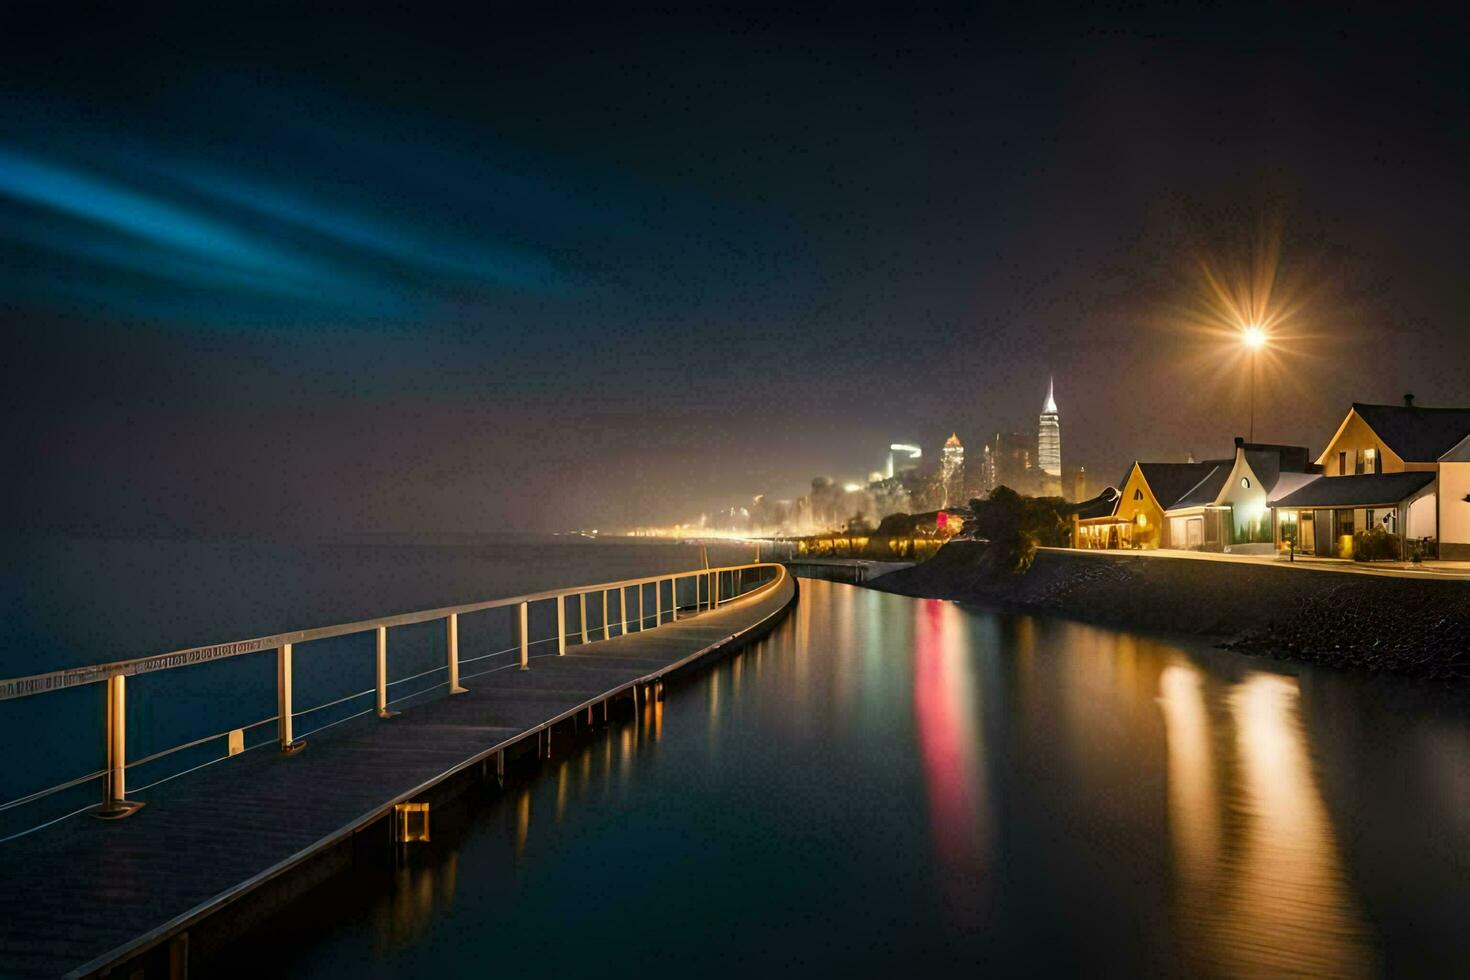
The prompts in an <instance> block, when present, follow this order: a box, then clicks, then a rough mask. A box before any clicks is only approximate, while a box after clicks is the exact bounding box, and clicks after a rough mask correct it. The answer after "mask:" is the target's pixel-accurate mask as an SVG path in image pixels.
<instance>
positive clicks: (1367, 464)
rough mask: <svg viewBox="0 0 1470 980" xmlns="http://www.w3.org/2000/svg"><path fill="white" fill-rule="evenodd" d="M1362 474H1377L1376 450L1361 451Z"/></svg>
mask: <svg viewBox="0 0 1470 980" xmlns="http://www.w3.org/2000/svg"><path fill="white" fill-rule="evenodd" d="M1363 472H1364V473H1377V472H1378V450H1376V449H1365V450H1363Z"/></svg>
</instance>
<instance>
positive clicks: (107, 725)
mask: <svg viewBox="0 0 1470 980" xmlns="http://www.w3.org/2000/svg"><path fill="white" fill-rule="evenodd" d="M751 569H772V570H775V571H776V572H777V574H776V575H775V576H774V577H773V578H772V579H771V580H770V581H757V582H755V583H752V584H753V587H752V588H751V589H749V590H748V591H741V587H742V586H743V584H744V582H743V580H742V579H741V578H737V577H736V575H735V573H737V572H744V571H747V570H751ZM725 574H729V575H730V578H729V580H728V581H729V584H730V592H731V594H730V597H729V598H728V599H724V598H722V596H721V592H722V591H723V583H722V576H724V575H725ZM785 574H786V572H785V569H784V568H783V566H781V565H780V564H779V563H776V562H760V561H757V562H752V563H748V564H743V565H723V566H720V567H717V568H699V569H690V570H688V571H682V572H667V573H664V574H661V575H650V576H644V577H641V578H631V579H622V580H619V581H614V582H605V583H598V584H593V585H581V586H574V587H572V588H568V589H550V590H546V591H542V592H533V593H527V594H525V595H518V596H509V597H506V598H502V599H489V600H484V601H481V602H473V603H466V604H462V605H457V606H442V607H439V608H437V609H430V610H424V611H421V612H413V613H400V614H397V615H393V616H384V617H380V618H378V619H369V620H361V621H358V622H354V623H344V624H340V625H337V626H323V627H318V628H315V629H307V630H295V631H292V632H289V633H278V634H275V635H273V636H266V637H259V638H256V639H252V640H241V641H236V642H232V643H221V644H215V645H212V646H204V647H192V648H189V649H186V650H178V651H174V652H173V653H166V654H159V655H155V656H151V657H139V658H136V659H132V660H121V661H116V662H113V663H109V664H99V665H97V666H94V667H76V668H70V669H67V670H60V671H52V672H50V673H46V674H35V675H31V676H29V677H20V678H15V679H12V680H5V681H0V700H10V699H14V698H22V697H29V696H30V695H33V694H41V693H45V692H48V691H58V690H64V689H66V688H71V687H80V686H83V685H86V684H92V683H99V682H103V681H105V682H106V683H107V697H106V711H105V718H104V734H105V742H106V752H105V768H103V769H101V770H98V771H97V772H94V773H90V774H88V775H85V776H79V777H76V778H74V779H70V780H67V781H65V782H62V783H59V784H57V785H55V786H50V787H47V788H46V789H42V790H38V791H36V792H33V793H29V794H26V795H25V796H23V797H21V798H19V799H15V800H10V801H7V802H5V803H4V804H3V805H0V811H5V810H9V809H11V808H12V807H17V806H21V805H24V804H26V803H32V802H35V801H37V800H39V799H41V798H43V797H46V796H49V795H51V794H53V793H56V792H60V791H62V790H65V789H71V788H74V787H76V786H79V785H81V784H82V783H85V782H88V781H90V780H93V779H98V778H101V779H102V781H103V801H102V805H101V808H100V809H99V810H97V811H96V812H97V815H98V816H103V817H108V818H117V817H123V816H127V815H128V814H130V813H133V812H135V811H136V810H137V809H138V808H139V807H141V806H142V804H141V803H138V802H134V801H131V800H128V799H127V798H126V786H127V772H128V770H129V769H133V768H136V767H139V766H143V765H146V764H148V763H151V762H154V761H156V760H159V759H162V758H164V757H166V756H170V755H173V754H174V753H176V752H181V751H184V750H187V749H193V748H198V747H199V746H202V745H204V744H206V743H208V742H211V741H214V740H216V739H219V738H226V737H227V738H229V739H230V740H231V747H230V750H229V755H225V756H220V757H218V758H216V759H213V760H211V761H209V762H205V763H202V764H200V765H198V766H193V767H191V768H189V769H185V770H183V771H182V772H178V773H174V774H173V775H170V776H166V777H163V778H162V779H157V780H154V781H153V782H150V783H149V784H147V786H142V787H137V788H136V789H135V792H142V791H143V790H144V789H147V788H149V787H152V786H156V785H158V784H159V783H163V782H168V781H169V780H171V779H175V778H177V777H178V776H182V775H185V774H186V773H189V772H193V771H195V770H196V769H200V768H203V767H204V766H207V765H213V764H214V763H216V762H221V761H223V760H224V759H227V758H229V757H230V756H231V755H235V754H237V753H239V752H241V751H249V750H250V749H254V748H259V747H260V746H261V745H268V744H270V742H260V743H257V744H256V745H252V746H250V747H249V748H246V747H245V746H244V744H243V733H244V732H245V731H247V730H249V729H253V728H258V727H260V726H262V725H267V724H270V723H272V722H275V723H276V728H277V739H276V741H278V742H279V744H280V748H281V751H282V752H283V753H285V754H288V755H289V754H294V753H295V752H296V751H298V750H299V749H300V748H301V747H302V746H304V744H305V743H304V741H301V740H300V739H297V738H295V737H294V736H293V725H292V722H293V719H294V718H298V717H302V716H304V715H307V714H310V713H311V712H314V711H319V710H322V709H324V708H330V707H334V706H336V705H340V704H342V703H344V702H347V701H351V700H354V699H356V698H361V697H365V696H368V695H372V694H376V695H377V699H376V705H375V708H376V711H377V713H378V715H379V716H380V717H384V718H386V717H390V716H391V715H393V714H396V713H397V712H394V711H391V710H389V708H390V706H391V705H393V704H396V703H398V702H401V701H406V700H409V699H412V698H416V697H418V696H420V695H423V694H427V693H428V692H429V691H431V690H434V689H435V688H438V687H440V686H442V685H443V684H444V683H446V681H445V680H440V681H437V682H436V683H434V684H432V685H430V686H429V687H427V688H424V689H422V690H419V691H415V692H413V693H410V694H405V695H401V696H399V697H397V698H394V699H392V700H391V701H390V700H389V699H388V697H387V691H388V688H389V687H392V686H395V685H397V684H401V683H404V682H406V681H411V680H417V679H418V678H421V677H426V676H428V675H430V674H436V673H440V672H441V671H445V670H446V669H447V670H448V678H447V683H448V684H449V690H450V693H451V694H463V693H465V689H464V688H461V687H460V686H459V667H460V664H461V661H460V659H459V616H461V615H463V614H466V613H473V612H480V611H483V610H487V609H496V608H505V607H516V608H517V610H518V616H517V620H518V623H517V624H516V634H517V640H518V645H517V646H514V647H509V648H507V649H505V650H496V651H493V652H491V653H488V654H484V655H482V656H478V657H471V658H467V659H466V660H465V661H463V662H464V663H473V662H475V661H478V660H484V659H488V658H491V657H498V656H504V655H506V654H514V653H516V652H519V654H520V660H519V666H520V669H522V670H527V669H529V661H530V659H532V657H531V654H530V649H531V648H532V647H535V646H540V645H541V644H543V643H552V642H555V643H556V644H557V646H556V650H555V652H554V654H552V653H547V654H537V655H536V658H538V659H539V658H540V657H542V656H553V655H561V654H565V653H566V649H567V640H568V637H570V636H576V635H578V634H580V636H581V642H582V643H587V642H589V639H588V636H589V631H588V629H587V615H586V613H587V605H586V597H587V595H589V594H596V593H599V592H600V593H602V595H603V607H602V608H603V617H602V623H601V629H600V630H599V632H600V633H601V634H602V636H601V638H602V639H604V640H606V639H608V638H609V637H610V629H611V627H612V626H613V625H615V624H616V625H617V626H618V629H619V634H618V635H620V636H622V635H625V634H627V633H628V631H629V630H628V627H629V625H630V624H632V623H637V625H638V630H637V631H638V632H642V631H644V630H647V629H648V628H649V626H648V623H649V620H650V619H651V620H652V621H653V624H654V628H657V627H658V626H662V625H663V624H664V615H665V612H667V615H668V622H670V623H672V622H676V621H677V620H678V619H679V613H680V610H681V609H686V608H689V607H688V606H681V605H680V603H679V589H678V583H679V582H680V581H681V580H683V579H689V578H693V579H695V582H696V587H695V594H694V603H693V608H694V610H695V611H696V613H697V612H698V610H699V609H700V607H701V606H703V607H704V608H706V609H709V610H713V609H716V608H718V607H719V606H720V605H721V604H722V603H723V602H731V601H736V600H740V599H748V598H751V597H753V596H755V595H757V594H760V593H763V592H765V591H767V590H768V589H770V588H774V587H777V586H779V584H780V583H781V581H782V580H783V578H784V576H785ZM701 578H702V579H705V580H706V581H705V584H704V585H703V586H700V584H699V580H700V579H701ZM666 581H667V582H669V583H670V592H669V600H670V603H669V607H668V609H667V610H666V611H665V610H664V609H663V589H662V585H663V583H664V582H666ZM650 584H652V585H654V586H655V589H654V596H653V599H654V608H653V611H652V615H651V616H650V615H648V614H646V613H645V609H644V596H645V595H646V593H645V592H644V591H643V588H642V587H643V586H646V585H650ZM635 586H636V587H638V589H639V592H638V603H637V611H636V615H634V616H630V615H629V614H628V613H629V610H628V604H627V592H626V590H627V589H629V588H633V587H635ZM613 590H618V592H619V596H620V600H619V609H620V611H621V615H620V616H619V617H618V618H617V619H614V618H613V615H614V614H615V611H614V610H611V609H610V608H609V606H608V604H607V595H608V593H610V592H612V591H613ZM574 597H580V599H581V602H580V603H579V606H580V616H579V622H578V628H577V629H576V630H569V629H568V625H567V620H566V600H567V599H568V598H574ZM546 600H555V602H556V630H557V632H556V634H555V635H553V636H550V637H543V638H541V639H538V640H532V639H531V638H530V636H529V635H528V634H529V621H528V608H529V606H530V604H531V603H533V602H542V601H546ZM434 620H443V621H444V622H445V626H446V637H445V642H446V646H447V652H448V658H447V663H446V664H444V665H442V666H439V667H433V668H430V669H429V670H425V671H420V672H419V673H417V674H412V675H410V676H408V677H400V678H397V679H396V680H393V681H389V680H388V679H387V666H386V663H387V660H386V650H387V631H388V630H389V629H390V628H392V627H396V626H408V625H413V624H417V623H426V622H432V621H434ZM368 631H375V632H376V633H377V675H378V676H377V686H376V688H375V689H369V690H367V691H362V692H357V693H353V694H348V695H346V696H345V697H341V698H337V699H335V700H332V701H328V702H326V703H325V704H320V705H316V706H314V707H310V708H305V709H302V710H300V711H296V710H293V708H292V704H291V691H292V686H293V685H292V669H291V661H292V648H293V647H294V646H295V645H297V644H300V643H306V642H311V641H314V640H323V639H328V638H331V637H337V636H348V635H352V634H355V633H365V632H368ZM267 651H270V652H274V653H275V654H276V668H277V671H276V695H277V713H276V714H275V715H272V716H271V717H269V718H265V719H262V720H260V721H256V722H253V723H251V724H249V725H244V726H242V727H240V728H236V729H231V730H229V731H223V732H217V733H215V734H212V735H205V736H203V737H200V738H196V739H192V740H190V741H188V742H184V743H182V744H180V745H174V746H171V747H168V748H165V749H161V750H159V751H156V752H154V753H152V754H150V755H147V756H145V757H143V758H140V759H129V758H128V756H127V749H126V732H127V725H126V713H127V694H126V687H125V684H124V680H125V678H126V677H127V676H129V675H134V674H142V673H150V672H153V671H161V670H170V669H173V668H176V667H187V666H193V665H196V664H203V663H213V662H215V661H219V660H224V659H228V658H231V657H236V656H242V655H244V654H247V653H263V652H267ZM516 665H517V664H516V662H515V661H511V662H509V663H506V664H503V665H501V666H499V667H493V668H491V671H494V670H504V669H508V668H510V667H514V666H516ZM489 672H490V671H481V672H479V673H478V674H472V675H469V676H468V677H466V679H469V678H471V677H477V676H481V675H483V674H485V673H489ZM373 710H375V709H374V708H373V707H369V708H366V709H364V710H363V711H361V712H358V713H356V714H353V715H349V716H348V717H347V718H342V719H338V720H337V721H333V722H329V723H327V724H325V725H322V726H319V727H318V728H316V729H313V731H321V730H324V729H326V728H330V727H332V726H333V725H337V724H340V723H341V722H343V721H348V720H350V719H352V718H356V717H359V716H361V715H364V714H367V713H368V712H370V711H373ZM307 734H310V733H307ZM237 735H238V736H239V740H238V743H237V740H236V736H237ZM89 809H93V807H83V808H82V809H80V810H74V811H72V813H70V814H67V815H66V816H75V815H76V814H77V813H82V812H85V811H86V810H89ZM57 819H65V817H59V818H57ZM54 822H55V821H48V822H47V823H43V824H40V825H38V826H36V827H31V828H29V829H28V830H25V831H21V832H20V833H18V834H11V835H10V836H8V837H0V843H3V842H5V841H8V840H11V839H14V838H15V837H18V836H23V835H24V834H27V833H30V832H32V831H35V830H39V829H41V827H46V826H50V825H51V823H54Z"/></svg>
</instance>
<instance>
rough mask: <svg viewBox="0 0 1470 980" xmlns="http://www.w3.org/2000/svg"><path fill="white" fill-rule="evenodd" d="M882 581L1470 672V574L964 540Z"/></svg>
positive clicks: (1308, 651) (1379, 661)
mask: <svg viewBox="0 0 1470 980" xmlns="http://www.w3.org/2000/svg"><path fill="white" fill-rule="evenodd" d="M868 584H869V585H870V586H871V587H873V588H877V589H884V590H886V591H889V592H897V593H901V594H904V595H913V596H925V597H929V598H938V599H956V600H960V601H971V602H980V603H986V604H991V605H998V606H1001V607H1004V608H1008V609H1014V610H1018V611H1028V612H1040V613H1051V614H1056V615H1062V616H1068V617H1071V618H1074V619H1081V620H1086V621H1088V622H1096V623H1103V624H1107V625H1111V626H1123V627H1129V628H1132V629H1148V630H1164V631H1170V632H1180V633H1193V634H1197V635H1204V636H1212V637H1218V638H1219V639H1220V640H1221V646H1224V647H1227V648H1230V649H1234V650H1241V651H1244V652H1249V653H1253V654H1257V655H1262V656H1273V657H1280V658H1284V659H1293V660H1305V661H1310V662H1312V663H1319V664H1324V665H1328V666H1333V667H1356V668H1360V669H1366V670H1377V671H1393V672H1396V673H1406V674H1415V675H1418V676H1423V677H1435V678H1447V679H1457V680H1467V679H1470V582H1465V581H1456V580H1445V581H1434V580H1426V579H1422V578H1391V577H1387V576H1377V575H1352V574H1344V573H1343V572H1336V571H1330V570H1316V569H1304V568H1291V567H1283V566H1279V565H1269V564H1259V565H1258V564H1244V563H1235V562H1212V561H1198V560H1194V559H1189V558H1176V559H1170V558H1161V557H1145V556H1140V555H1129V554H1126V553H1117V552H1113V553H1109V554H1089V553H1085V552H1067V551H1040V552H1038V553H1037V555H1036V561H1035V564H1033V565H1032V567H1031V570H1030V571H1029V572H1027V573H1026V574H1025V575H1016V576H1013V575H1007V574H1002V573H997V572H996V571H995V570H994V569H992V568H990V567H989V564H988V563H987V561H986V560H985V545H984V544H983V543H976V542H964V541H955V542H951V543H950V544H947V545H945V546H944V548H942V549H941V550H940V551H939V553H938V554H936V555H935V556H934V557H933V558H932V559H930V560H929V561H927V562H925V563H923V564H921V565H915V566H914V567H912V568H908V569H904V570H902V571H897V572H892V573H890V574H887V575H883V576H880V577H878V578H875V579H873V580H872V581H870V582H869V583H868Z"/></svg>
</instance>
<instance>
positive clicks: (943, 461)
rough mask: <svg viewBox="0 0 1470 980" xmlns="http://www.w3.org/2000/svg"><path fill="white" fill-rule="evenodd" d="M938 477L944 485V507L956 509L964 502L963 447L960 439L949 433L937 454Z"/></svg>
mask: <svg viewBox="0 0 1470 980" xmlns="http://www.w3.org/2000/svg"><path fill="white" fill-rule="evenodd" d="M939 477H940V479H941V480H942V481H943V483H944V506H946V507H958V506H959V505H960V504H963V503H964V502H965V500H964V496H965V447H964V446H962V445H961V444H960V437H959V436H958V435H957V434H955V433H953V432H951V433H950V434H949V438H948V439H946V440H945V442H944V448H943V449H942V450H940V452H939Z"/></svg>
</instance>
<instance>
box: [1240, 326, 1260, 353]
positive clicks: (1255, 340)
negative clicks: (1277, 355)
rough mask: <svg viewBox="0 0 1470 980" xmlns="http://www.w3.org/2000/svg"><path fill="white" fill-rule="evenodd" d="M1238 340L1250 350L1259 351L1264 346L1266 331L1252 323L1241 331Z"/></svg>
mask: <svg viewBox="0 0 1470 980" xmlns="http://www.w3.org/2000/svg"><path fill="white" fill-rule="evenodd" d="M1240 339H1241V342H1242V343H1244V344H1245V345H1246V346H1247V347H1249V348H1250V349H1251V350H1260V349H1261V348H1262V347H1265V346H1266V331H1264V330H1262V329H1261V328H1260V327H1258V326H1256V325H1255V324H1254V323H1252V324H1250V325H1248V326H1247V327H1246V328H1245V329H1244V330H1242V331H1241V333H1240Z"/></svg>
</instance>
